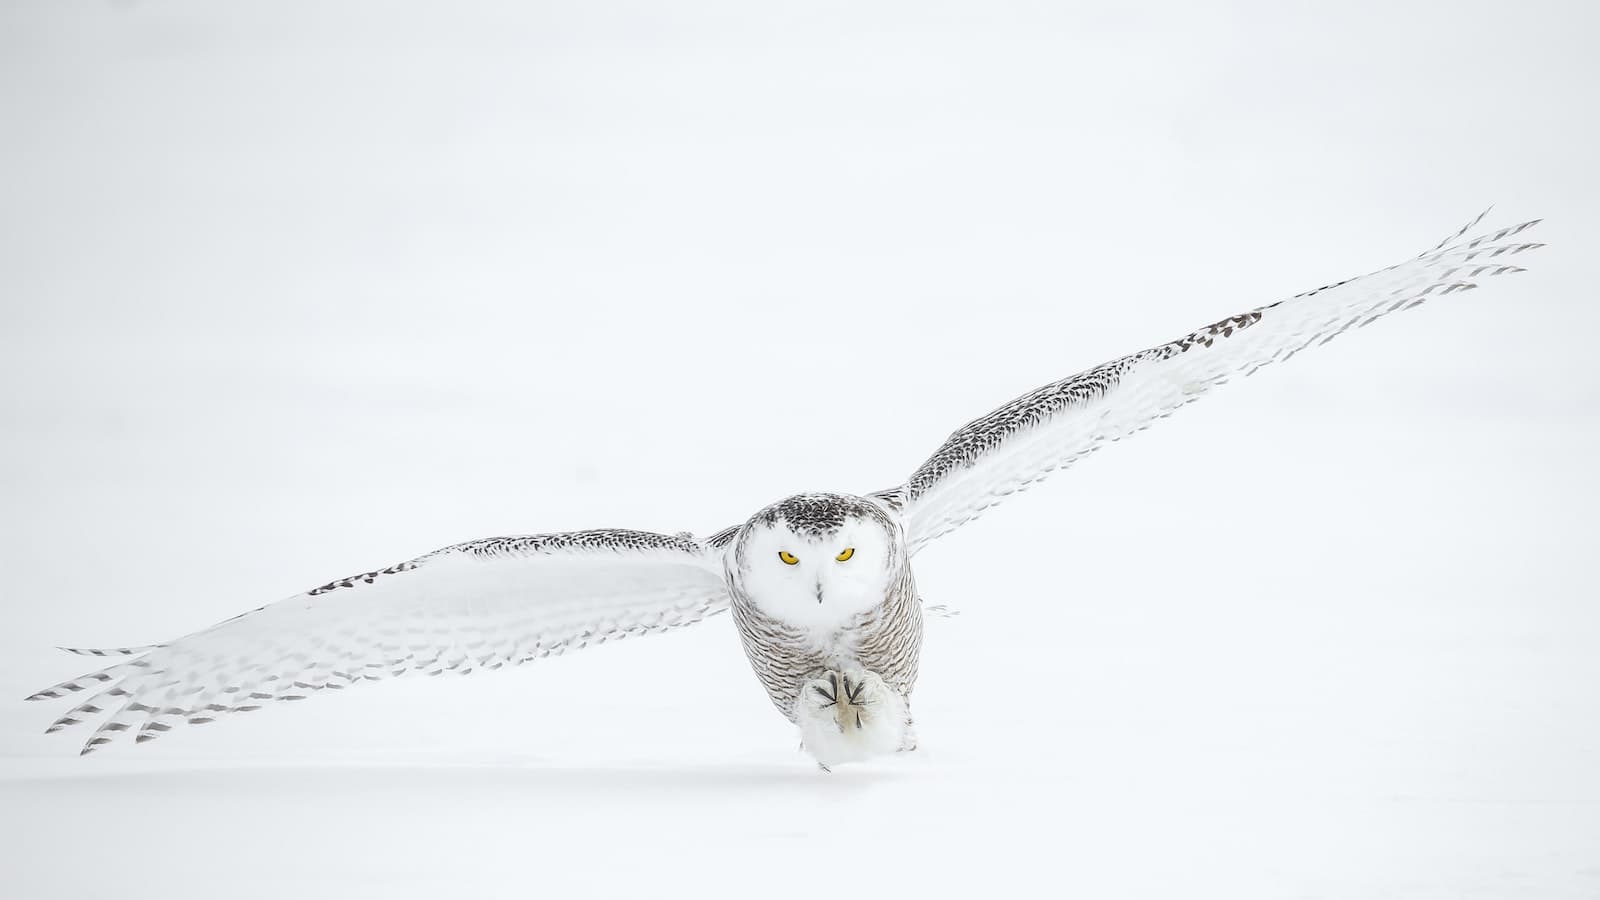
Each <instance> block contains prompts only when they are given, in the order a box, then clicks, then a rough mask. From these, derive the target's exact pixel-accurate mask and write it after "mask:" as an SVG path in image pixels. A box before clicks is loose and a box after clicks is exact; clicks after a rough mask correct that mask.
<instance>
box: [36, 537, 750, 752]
mask: <svg viewBox="0 0 1600 900" xmlns="http://www.w3.org/2000/svg"><path fill="white" fill-rule="evenodd" d="M721 556H722V555H721V553H720V552H719V551H717V550H715V549H713V548H712V547H710V546H709V545H707V544H705V543H702V542H700V541H697V540H694V539H693V538H691V537H689V536H688V535H678V536H667V535H660V534H651V533H648V532H643V531H580V532H571V533H567V534H545V535H530V536H523V537H501V538H489V539H487V540H481V541H473V542H471V543H466V544H458V545H456V546H453V547H446V548H444V549H443V550H438V551H435V552H433V553H430V554H428V555H426V556H422V557H418V558H417V559H414V560H411V561H410V562H403V563H399V564H397V565H393V566H390V567H389V568H387V569H380V570H378V571H376V572H368V573H366V574H363V575H355V576H351V577H350V578H346V579H343V580H341V581H335V582H331V583H329V584H325V585H323V586H322V587H319V588H315V589H313V590H310V591H307V592H305V593H303V594H297V595H295V596H293V597H290V598H288V599H286V600H282V601H279V602H278V603H274V604H271V605H269V606H263V607H261V608H260V609H257V610H255V611H254V612H248V613H245V614H244V615H241V616H237V617H235V618H232V619H229V620H227V621H225V622H221V623H219V624H217V625H214V626H212V627H210V628H207V629H206V630H204V631H199V632H196V633H194V634H191V635H189V636H187V637H182V638H178V639H177V640H174V641H171V642H170V643H166V644H157V645H154V646H150V647H130V648H121V649H114V650H73V651H71V652H73V653H80V654H86V655H92V656H108V657H116V658H118V660H119V661H117V662H115V663H114V664H112V665H111V666H109V667H107V668H104V669H101V670H99V671H97V672H91V673H89V674H88V675H83V676H80V677H78V678H74V679H72V680H70V681H65V682H62V683H61V684H58V685H55V686H54V687H50V688H46V689H45V690H42V691H40V692H38V693H37V694H34V695H33V696H31V697H29V698H28V699H29V700H50V699H55V698H59V697H65V696H68V695H71V694H77V693H80V692H90V693H92V696H89V697H88V699H87V700H84V701H83V702H82V703H80V704H78V705H77V706H75V707H74V708H73V709H72V710H71V711H70V712H68V713H67V714H66V715H64V716H62V717H61V718H59V719H57V720H56V721H55V723H54V724H52V725H51V726H50V728H49V729H48V730H49V731H59V730H61V729H64V728H70V727H72V726H74V725H79V724H83V723H86V722H92V721H93V720H100V724H99V725H98V728H97V729H96V730H95V731H94V732H93V733H92V734H91V735H89V738H88V741H87V743H85V744H84V746H83V753H91V752H93V751H94V750H96V749H98V748H99V747H101V746H102V745H104V744H107V743H110V742H111V741H112V740H114V739H116V738H117V737H118V736H119V735H122V734H126V733H130V732H131V733H133V734H134V735H135V740H136V741H139V742H143V741H148V740H153V739H154V738H157V737H160V736H161V735H162V734H164V733H166V732H167V731H169V730H171V729H172V727H173V726H175V725H179V724H182V723H184V722H187V723H189V724H193V725H198V724H202V723H205V722H210V721H212V720H214V719H216V718H217V717H218V716H222V715H225V714H227V713H234V712H248V711H251V710H256V709H260V708H261V707H262V706H263V705H265V704H267V703H271V702H275V701H280V700H303V699H305V698H307V697H309V696H311V695H312V694H314V693H316V692H318V691H322V690H340V689H343V688H347V687H349V686H351V685H355V684H361V683H363V682H367V681H377V680H381V679H384V678H390V677H394V676H399V675H407V674H413V673H422V672H425V673H427V674H430V675H438V674H440V673H442V672H459V673H461V674H466V673H468V672H471V671H473V670H475V669H498V668H500V667H502V666H505V665H508V664H509V665H517V664H519V663H525V662H528V661H529V660H532V659H536V658H538V657H541V656H550V655H552V654H558V653H563V652H565V651H567V650H572V649H576V648H580V647H585V646H588V645H589V644H597V643H601V642H603V641H608V640H613V639H616V638H622V637H627V636H629V635H635V634H647V633H650V632H655V631H665V630H667V629H670V628H676V627H679V626H682V625H688V624H691V623H693V622H698V621H699V620H701V619H704V618H706V617H707V616H710V615H714V614H716V613H719V612H721V611H723V610H724V609H726V608H727V606H728V595H727V589H726V587H725V586H724V584H723V577H722V568H721Z"/></svg>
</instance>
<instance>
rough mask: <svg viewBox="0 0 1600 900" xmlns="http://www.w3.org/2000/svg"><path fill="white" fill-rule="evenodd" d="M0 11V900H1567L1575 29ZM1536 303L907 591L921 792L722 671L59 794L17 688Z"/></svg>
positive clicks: (1157, 433) (1165, 467) (680, 660)
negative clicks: (1393, 303)
mask: <svg viewBox="0 0 1600 900" xmlns="http://www.w3.org/2000/svg"><path fill="white" fill-rule="evenodd" d="M1105 6H1106V5H1103V4H1096V5H1092V6H1086V7H1084V8H1082V9H1073V8H1062V9H1057V10H1055V11H1051V10H1047V9H1043V8H1027V7H1022V6H1016V7H1010V6H1001V5H994V4H982V5H976V4H975V5H972V6H970V7H967V6H962V5H951V6H944V7H941V8H940V9H939V10H938V11H936V12H934V11H929V10H927V9H926V8H924V6H923V5H920V4H918V5H914V6H913V5H906V6H904V7H901V8H888V7H879V8H875V10H874V11H872V12H870V13H869V12H864V11H862V10H861V9H859V8H858V7H857V5H853V4H851V5H833V4H803V5H791V6H790V7H786V8H785V9H784V10H783V11H779V10H777V9H765V8H763V9H764V11H762V12H756V11H754V8H752V7H751V6H750V5H748V4H726V5H724V6H722V7H721V8H715V7H706V6H702V7H697V8H694V9H690V8H688V7H685V6H681V5H679V6H675V7H674V8H673V9H674V11H672V12H668V11H667V8H665V7H662V8H657V7H656V6H654V5H650V4H637V5H627V4H624V5H612V4H606V5H600V4H577V3H573V4H537V5H533V6H531V7H530V6H528V5H525V4H505V5H504V6H503V7H490V6H487V5H484V4H481V3H474V4H453V5H450V6H449V7H448V8H447V7H445V6H433V7H430V6H427V5H423V4H416V5H414V6H405V7H398V6H397V5H396V4H392V3H369V4H354V3H348V2H340V3H319V4H301V5H294V6H284V5H281V4H273V5H251V6H244V5H239V6H235V7H232V8H229V9H226V10H225V9H224V8H223V7H221V6H217V5H214V4H207V3H201V2H198V0H196V2H183V3H179V2H147V3H111V4H96V3H82V2H59V0H58V2H42V0H41V2H32V0H24V2H16V3H11V4H7V5H6V6H5V7H4V8H3V9H0V121H3V122H4V125H5V128H4V131H3V133H0V196H3V197H4V200H3V203H0V304H3V307H0V311H3V313H4V324H3V325H0V375H3V378H4V383H5V385H6V390H5V391H4V393H3V394H0V414H3V417H4V418H3V421H4V423H5V425H4V431H3V434H0V438H3V443H0V497H3V498H4V500H3V501H0V510H3V515H0V573H3V580H0V585H3V589H0V610H3V611H4V613H5V614H6V616H5V622H6V625H5V627H4V628H3V629H0V896H3V897H5V898H7V900H12V898H15V900H46V898H68V900H81V898H87V897H162V898H173V897H195V898H200V897H205V898H210V897H217V896H227V897H241V898H245V897H267V898H274V900H279V898H284V897H291V896H294V897H324V896H330V897H331V896H338V897H365V896H384V897H412V896H414V897H437V896H450V895H457V896H468V895H471V892H474V891H477V892H482V893H483V894H485V895H489V896H548V897H571V896H660V895H663V894H667V895H673V894H683V895H689V896H694V895H702V896H761V897H785V896H816V895H817V894H818V892H822V891H830V890H832V891H844V892H850V893H861V894H866V893H868V892H871V891H878V890H893V891H895V892H896V893H897V894H903V893H906V892H908V891H909V892H914V893H915V894H923V893H926V894H935V895H945V894H949V895H959V894H968V893H978V894H982V895H985V896H1008V895H1015V894H1023V893H1026V894H1035V895H1037V894H1051V895H1069V896H1071V895H1076V896H1084V897H1163V898H1170V897H1219V898H1229V900H1235V898H1251V897H1261V898H1288V897H1307V898H1310V897H1326V898H1349V897H1404V898H1435V897H1437V898H1451V900H1455V898H1464V897H1494V898H1501V897H1504V898H1518V900H1527V898H1567V897H1595V896H1600V653H1597V652H1596V650H1597V648H1600V608H1597V605H1596V602H1595V601H1596V591H1595V588H1594V582H1593V577H1592V571H1593V566H1594V559H1595V550H1594V548H1595V545H1596V540H1595V539H1596V537H1597V534H1600V526H1597V525H1596V521H1595V514H1594V509H1595V508H1596V501H1600V475H1597V474H1596V467H1595V464H1594V461H1595V459H1596V458H1597V455H1600V429H1597V427H1596V425H1597V423H1596V413H1597V410H1600V373H1597V369H1596V364H1595V362H1594V350H1593V335H1594V334H1596V333H1597V332H1600V304H1597V303H1596V301H1595V296H1594V289H1593V279H1592V277H1591V276H1590V274H1589V273H1588V271H1587V266H1588V265H1589V264H1590V261H1591V260H1592V259H1593V253H1594V251H1593V248H1594V246H1595V243H1596V239H1597V238H1600V229H1597V227H1596V221H1597V212H1600V196H1597V194H1600V190H1597V184H1600V183H1597V180H1596V178H1595V177H1594V175H1593V171H1592V165H1593V160H1594V159H1595V157H1596V151H1597V149H1600V146H1597V144H1600V142H1597V141H1596V134H1595V130H1596V124H1595V117H1594V116H1593V114H1592V112H1591V109H1590V108H1591V106H1592V99H1593V93H1594V88H1595V86H1596V82H1597V80H1600V79H1597V74H1600V73H1597V68H1596V64H1595V62H1594V61H1593V58H1592V54H1591V52H1590V49H1589V47H1588V41H1589V37H1590V36H1591V35H1592V34H1593V32H1594V26H1595V24H1596V23H1595V21H1594V17H1595V14H1594V13H1593V12H1591V11H1590V10H1589V8H1588V7H1586V6H1585V5H1582V4H1570V5H1562V4H1528V5H1521V6H1518V7H1516V8H1510V7H1493V8H1491V7H1483V8H1481V9H1477V10H1469V9H1465V8H1461V7H1459V6H1458V5H1456V4H1449V5H1444V4H1440V5H1437V6H1432V5H1429V6H1422V5H1417V6H1412V7H1406V8H1404V9H1397V8H1395V7H1394V6H1393V5H1389V4H1385V5H1384V6H1382V7H1381V8H1376V7H1375V8H1373V9H1371V10H1364V9H1361V8H1360V7H1359V5H1354V6H1353V5H1351V4H1348V3H1341V4H1338V5H1337V7H1336V8H1335V7H1329V8H1327V9H1324V10H1320V11H1318V12H1315V13H1297V14H1295V15H1293V16H1291V15H1289V14H1287V13H1285V12H1283V11H1282V10H1281V9H1280V8H1279V7H1278V6H1276V5H1268V4H1262V5H1259V6H1257V5H1250V4H1240V5H1232V6H1227V7H1212V8H1209V9H1205V10H1199V9H1196V10H1193V11H1191V10H1190V9H1189V7H1188V6H1187V5H1174V6H1172V7H1171V8H1166V9H1155V10H1151V11H1149V12H1148V13H1147V14H1140V15H1135V14H1132V13H1127V12H1117V11H1115V9H1111V8H1105ZM1491 201H1498V202H1499V203H1501V204H1502V206H1501V210H1502V211H1501V212H1500V213H1498V214H1497V216H1496V219H1497V220H1504V221H1517V220H1520V219H1521V218H1529V217H1533V216H1539V215H1543V216H1546V217H1548V219H1549V221H1548V222H1547V223H1546V224H1545V225H1543V226H1541V228H1540V231H1541V233H1540V234H1539V235H1538V239H1541V240H1545V241H1548V242H1549V243H1550V244H1551V246H1550V247H1549V248H1547V249H1545V250H1543V251H1540V255H1538V256H1537V257H1530V258H1529V261H1528V263H1527V264H1528V265H1529V266H1530V267H1531V268H1532V269H1533V271H1530V272H1529V273H1527V274H1524V275H1519V276H1516V277H1515V278H1508V279H1503V280H1500V281H1498V282H1495V283H1491V284H1489V285H1487V286H1486V287H1485V289H1484V290H1481V291H1477V292H1473V293H1469V294H1465V295H1461V296H1459V297H1455V298H1452V299H1451V301H1450V302H1449V303H1436V304H1430V305H1429V306H1426V307H1424V308H1423V309H1421V310H1419V311H1417V312H1414V313H1407V314H1405V315H1402V316H1397V317H1395V318H1392V319H1387V320H1385V321H1384V322H1382V323H1380V324H1379V325H1378V326H1376V327H1374V328H1371V329H1367V330H1364V331H1361V332H1359V333H1357V334H1354V335H1351V336H1349V337H1347V338H1344V339H1341V340H1340V341H1338V342H1335V343H1334V344H1332V345H1330V346H1328V347H1326V348H1323V349H1322V350H1319V351H1318V352H1317V353H1315V354H1307V355H1304V356H1302V357H1300V358H1297V359H1296V360H1294V361H1293V362H1292V363H1291V364H1290V365H1289V366H1286V367H1284V368H1282V369H1281V370H1279V371H1270V370H1269V371H1266V372H1263V373H1262V374H1261V375H1260V376H1258V377H1256V378H1252V379H1249V380H1248V381H1247V382H1245V383H1243V384H1240V385H1238V386H1235V387H1230V388H1228V389H1226V390H1223V391H1221V392H1219V393H1218V394H1217V395H1216V396H1214V397H1213V398H1210V399H1207V400H1206V401H1205V402H1204V403H1203V404H1200V405H1198V406H1196V407H1194V408H1192V409H1190V410H1187V411H1185V412H1184V413H1183V414H1181V415H1179V416H1177V417H1175V418H1174V419H1173V420H1171V421H1170V422H1167V423H1163V424H1162V426H1161V427H1159V428H1157V429H1155V430H1153V431H1151V432H1150V433H1149V434H1147V435H1141V436H1140V437H1139V438H1137V439H1135V440H1133V441H1131V442H1128V443H1127V444H1125V445H1120V446H1118V447H1116V448H1113V449H1112V450H1109V451H1108V452H1105V453H1102V454H1099V455H1098V456H1096V457H1094V458H1092V459H1090V460H1088V461H1086V462H1084V463H1083V464H1081V465H1080V466H1079V467H1077V468H1075V469H1074V470H1072V471H1071V472H1070V473H1068V474H1066V475H1062V476H1060V477H1058V478H1057V479H1055V480H1053V481H1051V482H1049V483H1048V484H1046V485H1044V486H1042V487H1041V488H1039V489H1037V490H1036V491H1034V492H1031V493H1029V494H1028V495H1026V496H1025V497H1022V498H1019V499H1017V500H1016V501H1014V502H1013V503H1012V504H1010V505H1008V506H1006V507H1004V508H1003V509H1001V510H998V511H996V512H994V513H993V514H991V515H990V516H988V517H986V518H985V519H984V520H983V521H981V522H979V523H976V524H974V525H973V526H970V527H969V528H967V529H964V530H963V531H961V532H959V533H957V534H955V535H952V536H951V537H949V538H947V539H945V540H943V541H941V542H940V543H938V544H937V545H935V546H933V547H932V548H930V549H929V550H927V551H926V552H925V553H924V554H922V555H921V556H919V557H918V559H917V568H918V578H919V583H920V584H921V586H922V588H923V591H924V593H925V594H926V596H927V598H928V600H929V602H932V603H945V604H949V605H951V606H954V607H956V608H958V609H959V610H960V611H961V615H960V616H958V617H956V618H953V619H937V620H934V621H933V622H932V624H931V626H930V630H929V635H928V644H927V650H926V653H925V657H924V669H923V672H924V675H923V680H922V683H921V685H920V686H919V689H918V692H917V695H916V698H915V709H916V712H917V715H918V720H919V730H920V732H921V736H922V740H923V748H922V749H921V750H919V751H918V752H917V753H916V754H914V755H913V756H912V757H910V758H906V759H895V760H890V761H885V762H882V763H878V764H873V765H869V766H855V767H846V768H841V769H840V770H839V771H836V772H834V773H833V774H831V775H824V774H822V773H819V772H818V771H816V769H815V768H814V767H813V766H812V765H811V764H810V763H809V762H808V760H807V759H806V758H805V757H803V756H802V755H801V754H799V753H798V752H797V751H796V750H795V738H794V735H793V733H792V732H791V730H790V728H789V727H788V726H787V724H786V723H785V722H783V721H782V720H781V719H780V718H779V717H778V716H777V715H776V714H775V713H773V712H772V710H771V709H770V707H769V706H768V705H767V701H766V699H765V697H764V695H763V693H762V692H761V690H760V689H759V687H758V686H757V684H756V682H755V680H754V679H753V678H752V677H751V676H750V674H749V673H748V671H747V669H746V665H745V663H744V660H743V659H742V657H741V655H740V653H739V650H738V648H737V642H736V640H735V637H734V635H733V632H732V628H731V624H730V622H729V621H728V620H727V619H726V618H719V619H716V620H713V621H712V622H710V623H708V624H706V625H705V626H703V627H701V628H699V629H697V630H692V631H689V632H683V633H679V634H675V635H668V636H662V637H656V638H650V639H643V640H638V641H631V642H623V643H621V644H613V645H606V646H603V647H599V648H596V649H593V650H590V651H586V652H584V653H581V654H577V655H574V656H571V657H567V658H562V659H556V660H549V661H544V662H540V663H538V664H537V665H533V666H528V667H525V668H523V669H519V670H516V671H512V672H502V673H499V674H495V675H485V676H473V677H472V678H470V679H465V680H463V679H454V678H451V679H448V680H443V679H424V680H422V681H412V682H404V681H403V682H397V683H391V684H383V685H376V686H373V687H370V688H363V689H362V690H359V691H352V692H349V693H348V694H345V695H340V696H333V697H326V698H319V699H317V700H316V701H315V702H313V703H306V704H301V705H298V706H296V707H295V708H292V709H274V710H271V711H269V712H263V713H261V714H259V715H258V716H256V717H253V718H251V717H241V718H240V719H239V720H238V721H223V722H219V723H217V724H214V725H211V726H208V727H206V728H204V729H199V728H196V729H190V730H186V731H182V732H178V733H174V734H173V735H172V736H170V737H168V738H167V739H166V740H164V741H161V742H158V743H156V744H153V745H150V746H148V747H139V748H132V747H119V748H116V749H114V750H111V751H108V752H106V753H103V754H100V755H98V756H95V757H90V758H88V759H82V760H80V759H78V758H77V757H76V755H75V752H76V748H77V744H76V742H74V741H72V740H70V739H68V738H67V737H66V736H62V735H56V736H51V737H46V736H44V735H42V734H40V731H41V730H42V729H43V727H44V725H45V724H47V723H48V722H49V721H50V720H51V719H52V718H53V717H54V716H55V715H56V714H57V713H58V711H59V710H58V709H57V708H55V707H51V706H48V705H44V704H25V703H22V702H20V701H19V700H18V699H17V698H20V697H22V696H24V695H25V694H27V693H29V692H31V691H32V690H35V689H37V688H39V687H42V686H44V685H46V684H48V683H50V682H52V681H55V680H58V679H60V678H63V677H66V676H68V675H71V674H75V673H76V672H77V671H78V670H80V669H81V665H80V663H81V661H79V660H75V659H73V658H70V657H67V656H65V655H62V654H59V653H57V652H56V651H54V650H52V649H51V648H52V647H53V646H54V645H56V644H72V645H87V646H96V645H118V644H126V643H140V642H148V641H153V640H159V639H162V638H167V637H171V636H173V635H176V634H181V633H184V632H187V631H191V630H194V629H195V628H197V627H200V626H203V625H206V624H209V623H211V622H213V621H216V620H218V619H221V618H225V617H227V616H230V615H232V614H234V613H236V612H239V611H241V610H243V609H246V608H250V607H254V606H257V605H259V604H261V603H263V602H266V601H268V600H271V599H274V598H276V597H281V596H286V595H289V594H291V593H294V592H296V591H298V590H301V589H304V588H306V587H308V586H310V585H314V584H319V583H322V582H324V581H326V580H328V579H329V578H331V577H335V576H342V575H346V574H349V573H351V572H356V571H365V570H367V569H370V568H373V567H375V566H379V565H384V564H387V563H390V562H394V561H396V560H399V559H402V558H406V557H409V556H413V555H416V554H418V553H420V552H423V551H426V550H429V549H432V548H434V547H437V546H440V545H442V544H446V543H450V542H453V541H457V540H462V539H466V538H471V537H478V536H483V535H488V534H497V533H517V532H528V531H544V530H560V529H568V528H581V527H599V526H610V525H622V526H629V527H638V528H646V529H653V530H660V531H675V530H679V529H692V530H695V531H697V532H699V533H702V534H705V533H710V532H711V531H714V530H716V529H718V528H721V527H723V526H725V525H728V524H732V523H734V522H737V521H739V520H740V519H741V518H742V517H743V516H745V515H747V514H748V513H749V512H750V511H752V510H753V509H755V508H756V507H757V506H759V505H761V504H763V503H765V502H768V501H770V500H773V499H776V498H777V497H779V496H782V495H784V494H787V493H791V492H794V491H798V490H806V489H818V488H821V489H834V490H847V491H866V490H871V489H876V488H881V487H885V486H887V485H889V484H892V483H894V482H896V481H898V480H900V479H902V478H903V477H904V476H905V475H906V474H907V473H908V472H909V471H910V470H911V469H912V468H913V467H914V466H915V465H916V464H917V463H918V462H920V461H921V459H922V458H923V457H924V456H925V455H926V454H927V453H929V452H931V450H932V449H933V448H934V446H935V445H937V443H938V442H939V440H940V439H942V437H943V436H944V435H945V434H946V433H947V432H948V431H949V430H950V429H952V428H954V427H955V426H957V425H959V424H960V423H961V422H963V421H965V420H966V419H969V418H971V417H973V416H975V415H978V414H981V413H983V412H985V411H986V410H988V409H989V408H991V407H992V406H994V405H996V404H997V403H999V402H1001V401H1003V400H1005V399H1008V398H1009V397H1011V396H1014V395H1016V394H1018V393H1020V392H1022V391H1024V390H1027V389H1030V388H1032V387H1034V386H1036V385H1038V384H1041V383H1043V382H1045V381H1048V380H1052V379H1054V378H1057V377H1060V376H1062V375H1065V374H1068V373H1070V372H1072V371H1075V370H1077V369H1081V368H1084V367H1086V366H1088V365H1090V364H1092V363H1095V362H1099V361H1101V360H1103V359H1106V358H1109V357H1112V356H1115V355H1119V354H1121V353H1124V352H1127V351H1129V350H1133V349H1136V348H1139V347H1142V346H1145V345H1148V344H1151V343H1154V342H1156V341H1159V340H1163V339H1166V338H1170V337H1174V336H1176V335H1178V334H1181V333H1183V332H1185V331H1187V330H1189V329H1190V328H1192V327H1194V326H1197V325H1200V324H1201V323H1204V322H1210V321H1214V320H1216V319H1218V318H1220V317H1221V316H1223V315H1227V314H1231V313H1235V312H1239V311H1241V310H1243V309H1245V308H1247V307H1250V306H1253V305H1256V304H1258V303H1261V302H1265V301H1269V300H1272V299H1276V298H1278V297H1280V296H1284V295H1287V294H1291V293H1294V292H1296V291H1299V290H1303V289H1306V288H1310V287H1314V286H1316V285H1318V284H1322V283H1325V282H1327V281H1330V280H1336V279H1338V278H1342V277H1344V276H1347V275H1351V274H1354V273H1356V272H1360V271H1365V270H1368V269H1371V268H1375V267H1378V266H1381V265H1385V264H1388V263H1390V262H1394V261H1397V260H1398V259H1400V258H1401V257H1403V256H1405V255H1407V254H1409V253H1413V252H1416V251H1419V250H1421V249H1423V248H1424V247H1425V246H1427V245H1429V244H1431V243H1432V242H1433V241H1434V240H1436V239H1437V238H1439V237H1442V236H1443V234H1444V232H1445V231H1447V230H1449V229H1450V228H1451V227H1452V226H1453V225H1455V224H1458V222H1459V221H1461V220H1464V219H1465V218H1467V217H1468V216H1470V215H1472V214H1473V213H1475V212H1477V209H1478V208H1479V207H1480V206H1482V205H1485V204H1487V203H1488V202H1491Z"/></svg>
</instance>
